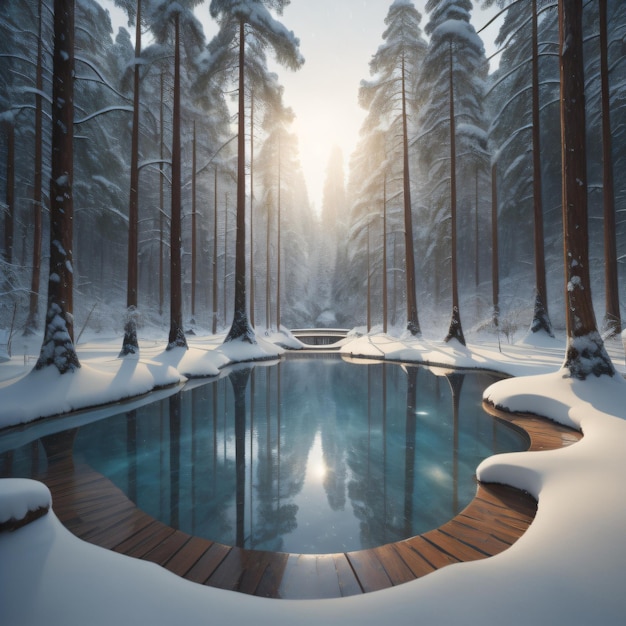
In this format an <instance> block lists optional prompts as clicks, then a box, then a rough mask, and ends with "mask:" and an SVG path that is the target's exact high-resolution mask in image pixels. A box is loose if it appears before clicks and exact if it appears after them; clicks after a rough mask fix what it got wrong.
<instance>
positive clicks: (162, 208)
mask: <svg viewBox="0 0 626 626" xmlns="http://www.w3.org/2000/svg"><path fill="white" fill-rule="evenodd" d="M164 83H165V72H164V71H161V102H160V115H159V137H160V139H159V144H160V145H159V153H160V158H161V163H160V165H159V315H163V301H164V283H165V281H164V279H163V270H164V267H163V248H164V245H163V244H164V241H163V223H164V221H165V193H164V189H165V174H164V173H163V167H164V163H163V161H164V159H165V142H164V141H163V131H164V129H165V120H164V119H163V115H164V109H165V102H164V101H163V96H164V92H165V84H164Z"/></svg>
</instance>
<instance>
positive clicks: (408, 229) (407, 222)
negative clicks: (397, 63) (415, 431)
mask: <svg viewBox="0 0 626 626" xmlns="http://www.w3.org/2000/svg"><path fill="white" fill-rule="evenodd" d="M402 144H403V161H404V166H403V174H402V181H403V195H404V242H405V250H406V261H405V263H406V307H407V326H406V327H407V330H408V331H409V332H410V333H411V335H414V336H419V335H421V334H422V333H421V330H420V325H419V320H418V317H417V295H416V291H415V252H414V250H413V214H412V209H411V176H410V171H409V131H408V121H407V112H406V76H405V67H404V55H403V56H402Z"/></svg>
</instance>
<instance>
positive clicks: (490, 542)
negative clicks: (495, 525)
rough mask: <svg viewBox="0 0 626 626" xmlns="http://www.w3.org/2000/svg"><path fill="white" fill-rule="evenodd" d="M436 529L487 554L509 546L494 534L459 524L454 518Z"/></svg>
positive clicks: (496, 552)
mask: <svg viewBox="0 0 626 626" xmlns="http://www.w3.org/2000/svg"><path fill="white" fill-rule="evenodd" d="M438 530H439V531H441V532H442V533H444V534H446V535H449V536H451V537H455V538H458V539H459V540H460V541H462V542H464V543H466V544H468V545H470V546H471V547H473V548H475V549H476V550H478V551H480V552H483V553H485V554H487V555H488V556H493V555H495V554H500V552H504V550H506V549H507V548H509V547H510V544H509V543H506V542H504V541H500V540H499V539H498V538H496V537H495V536H493V535H491V534H489V533H485V532H483V530H482V529H479V528H475V527H472V526H469V525H467V524H461V523H460V522H459V521H457V520H456V519H453V520H451V521H449V522H447V523H446V524H444V525H443V526H440V527H439V529H438Z"/></svg>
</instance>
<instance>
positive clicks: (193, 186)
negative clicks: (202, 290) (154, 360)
mask: <svg viewBox="0 0 626 626" xmlns="http://www.w3.org/2000/svg"><path fill="white" fill-rule="evenodd" d="M196 149H197V144H196V120H194V121H193V140H192V155H191V320H192V322H193V323H195V318H196V263H197V249H196V246H197V235H198V233H197V215H196V167H197V161H196Z"/></svg>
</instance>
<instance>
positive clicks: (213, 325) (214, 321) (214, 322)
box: [211, 165, 217, 335]
mask: <svg viewBox="0 0 626 626" xmlns="http://www.w3.org/2000/svg"><path fill="white" fill-rule="evenodd" d="M211 284H212V288H213V307H212V309H213V316H212V322H211V331H212V333H213V334H214V335H215V334H217V165H216V166H215V175H214V179H213V280H212V281H211Z"/></svg>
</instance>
